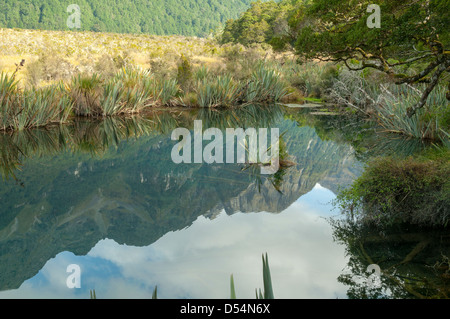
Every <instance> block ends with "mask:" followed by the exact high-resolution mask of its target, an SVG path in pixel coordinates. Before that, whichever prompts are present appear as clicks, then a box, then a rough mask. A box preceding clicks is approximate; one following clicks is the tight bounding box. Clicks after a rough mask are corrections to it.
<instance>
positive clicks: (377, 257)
mask: <svg viewBox="0 0 450 319" xmlns="http://www.w3.org/2000/svg"><path fill="white" fill-rule="evenodd" d="M330 223H331V225H332V228H333V236H334V240H335V241H336V242H338V243H340V244H343V245H345V246H346V252H347V256H348V265H347V271H345V273H343V274H342V275H341V276H339V278H338V281H339V282H341V283H343V284H345V285H347V286H348V291H347V295H348V297H349V298H433V299H436V298H439V299H440V298H449V297H450V269H449V257H450V234H449V233H448V230H446V229H445V228H443V229H425V228H421V227H412V226H406V225H403V226H395V227H391V228H383V229H381V228H375V227H373V226H372V227H371V226H364V225H362V224H360V223H358V222H355V221H352V220H350V219H333V220H330ZM373 264H375V265H378V266H379V267H380V269H381V277H380V282H379V284H378V285H373V284H370V282H369V281H368V280H369V279H368V276H369V273H368V272H367V268H368V266H369V265H373Z"/></svg>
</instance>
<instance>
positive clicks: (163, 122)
mask: <svg viewBox="0 0 450 319" xmlns="http://www.w3.org/2000/svg"><path fill="white" fill-rule="evenodd" d="M281 115H282V108H281V107H280V106H276V105H266V106H256V105H248V106H246V107H242V108H236V109H226V110H221V111H217V110H209V109H208V110H203V109H200V110H193V111H184V110H183V111H181V110H175V109H174V110H171V109H169V110H163V111H154V112H151V113H148V114H146V116H145V117H141V116H131V117H107V118H103V119H77V120H75V121H73V122H72V123H70V124H68V125H61V126H53V127H47V128H36V129H32V130H23V131H18V132H14V133H12V134H6V133H4V134H0V173H1V175H2V176H3V178H5V179H8V178H14V179H15V178H16V176H15V172H16V171H17V170H18V169H20V167H21V165H22V163H23V161H24V159H25V158H28V157H34V156H35V157H40V156H43V155H52V154H57V153H59V152H62V151H65V150H71V151H72V152H81V153H88V154H90V155H91V156H93V157H101V156H102V155H103V154H104V153H105V152H106V151H107V150H108V149H109V148H110V147H117V146H118V145H119V143H120V142H121V141H124V140H127V139H130V138H137V137H140V136H149V135H151V134H155V135H158V134H159V135H160V134H162V135H170V133H171V132H172V131H173V130H174V129H175V128H177V127H186V128H188V129H193V122H194V120H195V119H198V120H202V121H203V127H204V129H207V128H209V127H216V128H219V129H226V128H229V127H243V128H245V127H255V128H257V127H270V126H271V125H273V124H274V122H275V121H276V120H277V119H279V118H280V116H281Z"/></svg>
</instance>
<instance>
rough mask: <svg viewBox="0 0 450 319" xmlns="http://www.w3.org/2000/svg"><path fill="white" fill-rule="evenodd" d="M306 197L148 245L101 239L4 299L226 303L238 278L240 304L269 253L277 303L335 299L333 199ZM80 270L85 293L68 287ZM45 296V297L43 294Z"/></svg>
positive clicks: (318, 192) (339, 293) (341, 291)
mask: <svg viewBox="0 0 450 319" xmlns="http://www.w3.org/2000/svg"><path fill="white" fill-rule="evenodd" d="M306 197H307V198H305V199H301V200H298V201H296V202H295V203H293V204H292V205H291V206H290V207H289V208H288V209H286V210H285V211H283V212H282V213H280V214H279V215H274V214H270V213H267V212H260V213H258V214H244V213H236V214H233V215H231V216H230V215H227V214H226V213H225V212H224V211H222V212H220V213H219V214H218V215H217V216H216V218H214V219H212V220H210V219H208V218H205V217H203V216H200V217H198V218H197V219H196V220H195V221H194V222H193V224H192V225H191V226H190V227H188V228H186V229H182V230H179V231H173V232H169V233H167V234H165V235H164V236H162V237H161V238H160V239H159V240H157V241H156V242H155V243H153V244H151V245H149V246H143V247H137V246H128V245H119V244H118V243H117V242H116V241H114V240H111V239H105V240H101V241H99V242H98V243H97V244H96V245H95V247H93V248H92V249H91V250H90V251H89V252H88V253H87V256H86V257H76V256H75V255H73V254H72V253H68V252H64V253H61V254H58V255H57V256H56V258H54V259H51V260H50V261H48V262H47V263H46V265H45V266H44V267H43V269H42V270H41V271H40V272H39V274H38V275H37V276H35V277H34V278H33V279H31V280H28V281H26V282H25V283H24V284H23V285H22V286H21V288H20V289H19V290H16V291H9V292H3V293H0V297H2V298H5V297H14V296H26V297H36V296H37V295H38V294H37V292H38V291H41V295H40V296H41V297H50V298H51V297H53V298H54V297H56V298H61V297H63V298H77V297H79V298H86V297H87V296H88V295H89V289H90V288H95V290H96V293H97V296H99V297H104V298H151V294H152V290H153V287H154V286H155V285H158V297H160V298H228V297H229V276H230V274H231V273H233V274H234V278H235V281H236V291H237V295H238V297H239V298H250V299H253V298H254V294H255V292H254V289H255V288H257V287H261V285H262V279H261V278H262V276H261V274H262V269H261V253H260V252H265V251H267V252H268V253H269V256H270V260H271V271H272V278H273V282H274V289H275V293H276V297H277V298H311V297H313V298H336V297H344V296H345V287H344V286H343V285H342V284H340V283H338V282H337V281H336V278H337V276H338V275H339V274H340V271H341V269H342V265H343V264H345V259H344V255H343V247H340V246H337V245H336V244H334V243H333V242H332V240H331V229H330V227H329V224H328V223H327V222H326V221H325V220H324V219H323V218H321V217H320V216H321V215H323V214H329V212H328V210H329V208H330V207H329V206H328V205H325V204H323V205H312V204H313V203H314V202H315V201H320V202H323V203H326V202H329V200H331V199H332V198H333V197H334V195H333V194H332V193H331V192H329V191H327V190H326V189H324V188H322V187H320V186H318V187H317V188H315V189H314V190H313V191H311V192H310V193H309V194H307V195H306ZM72 263H76V264H79V265H80V266H81V267H82V271H83V277H82V278H83V282H82V289H79V290H69V289H67V287H66V286H65V279H66V276H67V273H65V269H66V267H67V265H69V264H72ZM42 293H44V294H45V295H42Z"/></svg>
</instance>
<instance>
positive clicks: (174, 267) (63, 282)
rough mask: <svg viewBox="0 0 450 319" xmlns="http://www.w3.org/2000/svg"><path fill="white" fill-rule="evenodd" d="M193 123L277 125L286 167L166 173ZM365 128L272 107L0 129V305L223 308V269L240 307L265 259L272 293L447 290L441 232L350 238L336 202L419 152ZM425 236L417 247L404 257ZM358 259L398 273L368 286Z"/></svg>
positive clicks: (414, 145) (206, 167) (404, 294)
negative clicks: (377, 165)
mask: <svg viewBox="0 0 450 319" xmlns="http://www.w3.org/2000/svg"><path fill="white" fill-rule="evenodd" d="M195 120H202V121H203V129H207V128H218V129H219V130H221V131H225V130H226V128H244V129H245V128H277V129H279V131H280V134H281V136H282V138H281V139H282V142H281V144H282V146H283V147H282V149H283V151H284V152H285V153H286V154H287V156H288V159H289V160H290V161H291V162H293V163H295V165H293V166H289V167H284V168H283V169H281V170H280V171H279V172H278V173H276V174H274V175H263V174H261V173H260V170H259V169H258V168H259V167H258V166H255V165H250V164H245V163H244V164H233V163H230V164H216V163H214V164H206V163H197V164H196V163H192V164H187V163H181V164H176V163H174V162H173V161H172V159H171V152H172V150H173V148H174V146H175V145H176V143H177V141H174V140H172V138H171V134H172V132H173V130H174V129H176V128H179V127H183V128H188V129H189V130H192V129H193V127H194V121H195ZM373 131H374V128H373V127H372V126H368V125H367V123H360V122H356V121H353V120H352V119H346V118H342V117H340V116H336V115H332V114H331V115H330V114H326V113H322V112H317V110H316V112H314V108H296V107H285V106H276V105H274V106H266V107H259V106H247V107H244V108H240V109H232V110H223V111H217V110H178V109H169V110H155V111H153V112H151V113H149V114H147V115H145V116H140V117H123V118H107V119H104V120H87V119H83V120H81V119H80V120H77V121H75V122H73V123H71V124H68V125H65V126H61V127H59V126H58V127H49V128H46V129H34V130H31V131H23V132H18V133H15V134H4V135H1V136H0V147H1V149H0V155H1V159H0V161H1V162H0V166H1V174H2V176H3V182H2V184H1V186H0V199H1V206H0V298H82V299H86V298H89V292H90V290H93V289H95V292H96V295H97V298H151V296H152V292H153V290H154V288H155V286H157V287H158V298H162V299H164V298H170V299H184V298H189V299H203V298H205V299H208V298H212V299H217V298H220V299H223V298H229V296H230V276H231V275H233V277H234V282H235V287H236V295H237V297H238V298H250V299H253V298H255V289H259V288H262V287H263V279H262V258H261V256H262V255H263V254H265V253H267V255H268V259H269V264H270V271H271V276H272V282H273V290H274V295H275V298H283V299H303V298H319V299H322V298H331V299H335V298H349V297H352V298H364V297H371V296H375V297H386V298H392V297H396V298H414V297H421V296H435V295H436V294H437V292H436V291H437V290H439V289H438V288H439V287H447V288H446V289H447V291H448V283H449V281H448V278H447V277H445V276H442V274H440V273H439V272H437V271H435V270H436V269H438V268H439V265H441V264H442V263H444V262H445V261H446V260H445V256H448V255H449V254H448V252H449V247H450V238H449V235H448V234H446V233H443V234H441V233H438V232H433V233H427V231H426V230H423V229H421V230H418V229H396V230H393V231H394V232H395V234H387V235H386V234H380V232H374V231H372V232H371V230H369V231H368V232H367V233H364V234H363V233H358V232H357V231H355V232H352V230H351V227H352V225H351V224H348V223H347V222H346V219H345V217H344V216H342V215H341V213H340V211H339V210H337V209H336V208H335V205H334V200H335V199H336V195H337V194H338V193H339V190H340V189H342V188H345V187H347V186H349V185H351V183H352V182H353V181H354V180H355V179H356V178H357V177H358V176H360V175H361V174H362V172H363V171H364V165H365V162H366V161H367V160H368V159H370V158H372V157H374V156H378V155H384V154H391V153H395V154H400V155H401V156H405V155H409V154H414V152H416V151H417V150H420V149H423V148H425V147H427V146H425V145H422V144H421V143H418V142H414V141H404V140H401V139H398V138H392V139H387V138H377V137H379V136H380V135H376V134H375V135H374V134H371V133H372V132H373ZM361 132H365V133H364V134H366V135H361V134H362V133H361ZM360 135H361V136H360ZM369 137H370V138H369ZM362 141H364V142H362ZM402 154H403V155H402ZM349 232H350V233H349ZM349 234H351V235H349ZM349 238H351V239H349ZM424 239H426V241H427V242H426V245H427V249H426V250H424V251H422V252H421V253H419V254H418V255H417V258H415V259H414V263H409V262H403V263H402V260H404V258H405V256H408V254H409V253H410V252H411V250H414V248H415V247H417V245H418V244H420V243H422V242H423V240H424ZM361 243H362V244H361ZM361 247H364V249H361ZM368 254H369V255H370V256H372V257H374V258H375V257H376V258H375V261H377V260H380V261H381V260H384V261H386V260H388V261H390V266H389V270H390V271H391V272H389V274H392V273H395V275H388V274H387V273H386V277H383V275H381V278H380V279H379V278H375V280H374V278H373V276H369V275H370V274H369V273H368V272H367V271H366V270H367V267H368V266H369V264H371V263H369V262H368V260H364V256H367V255H368ZM362 256H363V257H362ZM370 260H372V259H370ZM372 263H373V262H372ZM440 263H441V264H440ZM70 265H76V266H78V267H79V271H80V272H79V277H77V280H78V283H79V288H78V287H75V288H72V287H70V283H73V282H72V281H70V282H69V281H68V279H69V278H73V277H71V276H72V275H73V274H74V273H73V272H72V270H70V269H68V266H70ZM434 266H436V267H434ZM69 268H70V267H69ZM383 268H384V267H383ZM383 270H384V269H383ZM394 270H395V271H394ZM383 274H384V273H383ZM395 276H398V277H395ZM394 277H395V278H394ZM377 279H379V280H378V281H377ZM411 280H415V281H417V282H420V283H421V287H422V288H420V290H417V289H412V288H410V286H411V285H409V282H410V281H411ZM422 283H423V284H422ZM441 290H442V289H441ZM368 292H370V293H368ZM416 293H417V294H418V295H417V294H416ZM444 293H445V292H444Z"/></svg>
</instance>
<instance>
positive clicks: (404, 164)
mask: <svg viewBox="0 0 450 319" xmlns="http://www.w3.org/2000/svg"><path fill="white" fill-rule="evenodd" d="M449 158H450V151H449V150H448V149H447V150H446V151H445V152H444V153H443V154H440V156H439V158H436V159H434V160H429V159H414V158H412V157H409V158H406V159H402V160H399V159H398V158H393V157H387V158H378V159H376V160H373V161H372V162H370V163H369V164H368V166H367V168H366V170H365V172H364V173H363V175H362V176H361V177H360V178H358V179H357V180H356V181H355V182H354V183H353V185H352V186H351V187H350V188H349V189H346V190H344V191H342V192H341V193H340V194H339V196H338V199H337V202H338V203H339V205H340V207H341V209H343V211H344V212H346V213H347V214H349V215H351V216H353V217H355V216H357V217H359V218H360V219H361V220H362V221H364V222H366V223H375V224H382V225H390V224H395V223H410V224H419V225H427V226H443V225H447V224H448V222H449V220H450V180H449V179H448V176H450V175H449V174H450V161H449Z"/></svg>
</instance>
